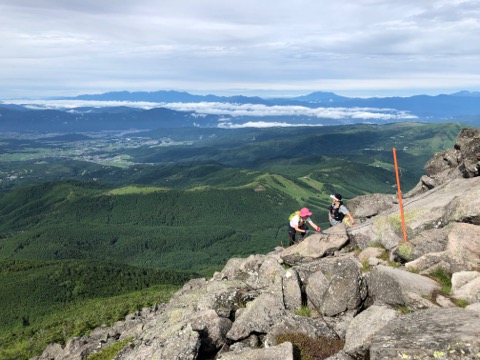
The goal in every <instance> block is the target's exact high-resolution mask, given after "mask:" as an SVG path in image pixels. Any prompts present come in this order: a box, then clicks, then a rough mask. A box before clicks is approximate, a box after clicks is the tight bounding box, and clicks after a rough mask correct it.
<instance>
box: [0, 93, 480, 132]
mask: <svg viewBox="0 0 480 360" xmlns="http://www.w3.org/2000/svg"><path fill="white" fill-rule="evenodd" d="M49 100H76V101H82V102H83V103H82V104H81V105H79V107H78V108H75V109H71V108H65V109H60V108H58V107H56V108H55V110H51V109H50V110H46V109H45V108H43V109H42V108H41V106H40V105H38V104H35V105H32V106H30V105H28V100H26V101H25V104H24V105H23V106H21V105H10V104H3V103H1V102H0V131H17V132H22V131H46V132H49V131H50V132H52V131H57V132H79V131H101V130H127V129H142V130H151V129H160V128H180V127H182V128H185V127H204V128H209V127H227V128H236V127H242V126H247V125H248V126H259V127H265V126H297V125H301V126H325V125H351V124H359V123H363V124H386V123H395V122H428V123H439V122H457V123H461V124H464V125H465V126H480V92H469V91H460V92H457V93H454V94H451V95H446V94H442V95H437V96H429V95H415V96H410V97H385V98H378V97H372V98H349V97H344V96H339V95H337V94H335V93H332V92H321V91H317V92H313V93H310V94H307V95H304V96H297V97H290V98H275V99H263V98H260V97H251V96H240V95H239V96H228V97H225V96H217V95H211V94H210V95H192V94H189V93H187V92H179V91H155V92H129V91H119V92H108V93H103V94H96V95H95V94H85V95H79V96H76V97H62V98H55V99H53V98H52V99H49ZM89 101H122V102H125V105H124V106H115V107H112V106H105V107H98V106H97V107H94V106H89V105H88V102H89ZM129 102H130V103H138V102H150V103H158V104H159V105H158V106H159V107H157V108H153V109H149V110H145V109H140V108H138V107H134V106H133V105H131V104H128V103H129ZM172 103H190V105H188V106H187V108H188V109H189V110H177V107H176V106H172ZM192 103H193V104H195V103H202V104H203V103H210V106H203V105H202V106H195V105H192ZM212 103H216V104H215V105H213V104H212ZM218 103H222V104H229V105H228V106H224V107H223V108H222V109H220V110H219V109H218V106H217V105H218ZM230 104H232V105H230ZM247 104H248V105H253V106H248V107H245V108H244V107H239V105H241V106H243V105H247ZM169 105H170V106H169ZM257 105H262V106H257ZM33 106H35V107H36V109H32V107H33ZM274 106H276V107H275V108H274ZM293 106H295V107H293ZM45 107H46V108H47V106H45ZM310 109H312V110H310ZM270 124H271V125H270Z"/></svg>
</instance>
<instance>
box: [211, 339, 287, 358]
mask: <svg viewBox="0 0 480 360" xmlns="http://www.w3.org/2000/svg"><path fill="white" fill-rule="evenodd" d="M247 359H248V360H272V359H275V360H294V357H293V345H292V343H290V342H284V343H282V344H280V345H278V346H274V347H269V348H263V349H254V350H252V349H249V350H244V351H242V352H240V353H235V352H227V353H225V354H222V355H221V356H220V357H219V358H218V360H247Z"/></svg>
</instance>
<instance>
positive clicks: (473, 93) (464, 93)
mask: <svg viewBox="0 0 480 360" xmlns="http://www.w3.org/2000/svg"><path fill="white" fill-rule="evenodd" d="M451 95H452V96H468V97H480V91H467V90H462V91H458V92H456V93H453V94H451Z"/></svg>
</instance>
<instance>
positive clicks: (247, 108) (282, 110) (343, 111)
mask: <svg viewBox="0 0 480 360" xmlns="http://www.w3.org/2000/svg"><path fill="white" fill-rule="evenodd" d="M5 103H11V104H18V105H23V106H26V107H28V108H30V109H37V110H38V109H58V110H61V109H67V110H70V111H77V110H75V109H76V108H82V107H94V108H95V107H96V108H100V107H116V106H125V107H132V108H138V109H143V110H149V109H154V108H159V107H163V108H167V109H171V110H176V111H184V112H193V113H195V114H196V115H197V116H203V115H220V116H229V117H231V118H241V117H279V116H284V117H291V118H293V117H306V118H311V119H334V120H342V119H364V120H368V119H376V120H380V121H386V122H388V121H393V120H399V119H405V120H415V119H417V117H416V116H415V115H412V114H410V113H408V112H406V111H399V110H395V109H379V108H358V107H357V108H342V107H316V108H310V107H305V106H280V105H275V106H267V105H261V104H260V105H259V104H233V103H219V102H199V103H152V102H140V101H139V102H134V101H92V100H88V101H86V100H12V101H5ZM224 122H225V124H227V123H228V122H229V120H221V123H224ZM267 123H270V124H272V121H268V122H262V121H260V122H256V127H262V126H266V124H267ZM245 124H247V123H245ZM245 124H243V125H238V124H235V125H231V126H230V125H229V127H244V126H245ZM248 124H252V122H248ZM262 124H263V125H262ZM282 124H283V123H277V122H275V125H273V126H293V125H288V124H287V123H285V124H284V125H282ZM310 125H311V124H310ZM222 126H223V125H222ZM225 126H227V125H225ZM270 126H272V125H270ZM295 126H302V125H295Z"/></svg>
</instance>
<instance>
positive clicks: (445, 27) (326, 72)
mask: <svg viewBox="0 0 480 360" xmlns="http://www.w3.org/2000/svg"><path fill="white" fill-rule="evenodd" d="M479 19H480V1H479V0H464V1H459V0H448V1H447V0H435V1H433V0H426V1H413V0H405V1H392V0H344V1H342V2H341V4H339V3H338V2H336V1H333V0H325V1H321V2H319V1H315V0H297V1H292V0H278V1H273V0H267V1H260V2H259V1H253V0H242V1H239V0H231V1H228V2H225V1H218V0H203V1H195V0H179V1H154V0H138V1H125V0H119V1H112V0H106V1H93V0H85V1H81V2H78V1H63V0H44V1H41V2H38V1H33V0H16V1H1V2H0V22H1V23H2V27H1V29H0V41H1V43H2V51H1V53H0V78H1V79H2V82H1V83H0V98H13V97H26V96H37V97H38V96H54V95H56V96H59V95H77V94H82V93H99V92H105V91H112V90H130V91H136V90H145V91H149V90H150V91H153V90H162V89H167V90H168V89H174V90H186V91H189V92H195V91H197V92H202V91H210V92H217V93H219V92H221V91H232V89H236V90H239V91H242V92H243V91H255V90H271V91H275V90H282V91H295V92H297V93H298V92H303V93H307V92H310V91H313V90H323V91H337V92H338V91H340V92H343V93H344V94H346V93H345V92H346V91H355V92H357V94H358V93H360V92H362V91H363V92H370V93H375V92H376V93H377V94H378V95H381V94H380V93H381V92H386V91H390V92H392V91H408V90H409V91H410V92H411V93H412V92H417V91H419V90H423V92H425V91H428V92H429V93H432V92H433V93H441V92H445V91H446V90H445V89H452V90H460V89H466V90H478V89H479V88H480V80H479V78H480V73H479V70H478V65H477V64H478V63H479V60H480V45H479V42H478V39H477V37H478V36H477V35H476V34H478V32H479V30H480V21H479ZM349 84H351V87H350V86H349ZM379 92H380V93H379Z"/></svg>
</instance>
